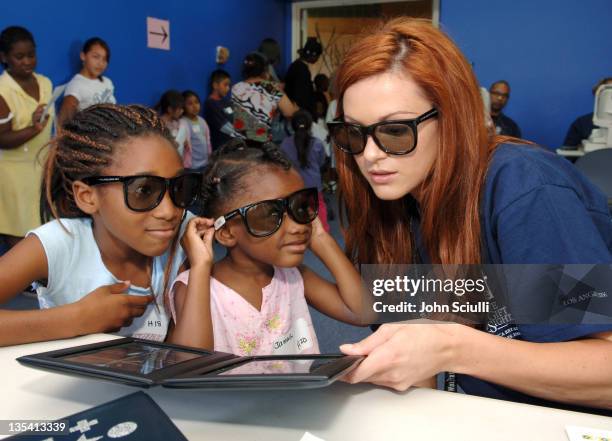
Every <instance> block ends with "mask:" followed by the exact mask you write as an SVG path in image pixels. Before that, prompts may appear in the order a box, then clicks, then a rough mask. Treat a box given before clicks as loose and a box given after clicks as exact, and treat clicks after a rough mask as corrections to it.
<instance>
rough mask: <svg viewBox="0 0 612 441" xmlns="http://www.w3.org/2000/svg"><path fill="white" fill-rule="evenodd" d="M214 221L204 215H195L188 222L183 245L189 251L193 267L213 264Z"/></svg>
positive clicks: (188, 256) (188, 255)
mask: <svg viewBox="0 0 612 441" xmlns="http://www.w3.org/2000/svg"><path fill="white" fill-rule="evenodd" d="M213 224H214V221H213V220H212V219H208V218H204V217H194V218H193V219H191V220H190V221H189V223H188V224H187V229H186V230H185V234H184V235H183V238H182V239H181V245H182V246H183V249H184V250H185V252H186V253H187V258H188V259H189V264H190V265H191V267H192V268H193V267H196V266H200V265H205V266H212V264H213V262H214V253H213V238H214V234H215V229H214V227H213Z"/></svg>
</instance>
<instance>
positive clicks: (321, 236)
mask: <svg viewBox="0 0 612 441" xmlns="http://www.w3.org/2000/svg"><path fill="white" fill-rule="evenodd" d="M311 225H312V234H311V236H310V248H311V249H312V250H313V251H315V249H316V248H317V245H319V243H320V242H321V241H322V240H325V239H327V238H328V237H331V236H330V234H329V233H328V232H327V231H325V228H323V223H322V222H321V219H319V216H317V217H316V219H315V220H313V221H312V222H311Z"/></svg>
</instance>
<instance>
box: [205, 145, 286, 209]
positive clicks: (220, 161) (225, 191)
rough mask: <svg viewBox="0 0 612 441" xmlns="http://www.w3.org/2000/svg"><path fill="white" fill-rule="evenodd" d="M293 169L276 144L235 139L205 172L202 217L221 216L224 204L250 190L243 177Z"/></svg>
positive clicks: (220, 150)
mask: <svg viewBox="0 0 612 441" xmlns="http://www.w3.org/2000/svg"><path fill="white" fill-rule="evenodd" d="M261 166H268V167H279V168H280V169H282V170H289V169H291V162H289V160H288V159H287V158H286V157H285V155H284V154H283V152H282V151H281V150H280V149H279V148H278V147H277V146H276V145H275V144H273V143H271V142H265V143H260V142H257V141H251V140H243V139H236V138H234V139H232V140H230V141H228V142H227V143H226V144H225V145H224V146H223V147H221V148H220V149H219V150H217V151H215V152H214V153H213V155H212V157H211V159H210V162H209V163H208V165H207V166H206V168H205V169H204V172H203V176H202V179H203V183H202V184H203V185H202V194H201V198H200V202H201V204H202V215H203V216H205V217H213V218H214V217H217V216H220V215H221V214H223V213H222V211H223V207H224V205H226V204H227V202H228V201H230V200H231V199H232V197H234V196H235V195H236V194H238V193H239V192H242V191H245V190H246V189H247V188H246V186H247V184H246V182H244V177H245V176H246V175H248V174H250V173H252V172H253V171H254V170H255V169H256V168H257V167H261Z"/></svg>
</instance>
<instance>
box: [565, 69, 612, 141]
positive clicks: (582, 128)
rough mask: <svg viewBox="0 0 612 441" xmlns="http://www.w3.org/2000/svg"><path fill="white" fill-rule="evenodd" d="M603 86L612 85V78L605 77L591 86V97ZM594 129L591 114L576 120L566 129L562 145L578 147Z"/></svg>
mask: <svg viewBox="0 0 612 441" xmlns="http://www.w3.org/2000/svg"><path fill="white" fill-rule="evenodd" d="M604 84H612V77H606V78H602V79H601V80H599V81H598V82H597V84H595V86H593V96H595V94H596V93H597V89H599V87H600V86H602V85H604ZM594 127H595V126H594V125H593V112H590V113H587V114H586V115H582V116H580V117H578V118H576V120H575V121H574V122H573V123H572V125H571V126H570V128H569V129H568V131H567V135H565V140H564V141H563V145H564V146H568V147H574V146H579V145H580V144H581V143H582V140H583V139H588V137H589V136H591V132H592V131H593V128H594Z"/></svg>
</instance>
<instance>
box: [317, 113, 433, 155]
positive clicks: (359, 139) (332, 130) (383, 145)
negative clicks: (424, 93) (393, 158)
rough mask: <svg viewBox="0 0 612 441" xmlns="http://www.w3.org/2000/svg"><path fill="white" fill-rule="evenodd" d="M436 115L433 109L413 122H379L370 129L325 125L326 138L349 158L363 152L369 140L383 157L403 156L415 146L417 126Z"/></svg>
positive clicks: (336, 122) (336, 123)
mask: <svg viewBox="0 0 612 441" xmlns="http://www.w3.org/2000/svg"><path fill="white" fill-rule="evenodd" d="M437 115H438V111H437V110H436V109H431V110H429V111H427V112H425V113H423V114H422V115H420V116H418V117H416V118H413V119H401V120H397V121H381V122H377V123H375V124H372V125H370V126H361V125H359V124H354V123H348V122H345V121H342V120H341V119H337V120H334V121H330V122H328V123H327V127H328V129H329V136H330V138H331V140H332V141H333V143H334V145H335V146H336V147H338V148H339V149H340V150H342V151H343V152H346V153H350V154H352V155H358V154H360V153H361V152H363V151H364V149H365V146H366V143H367V142H368V136H372V139H373V140H374V142H375V143H376V145H377V146H378V147H379V148H380V149H381V150H382V151H383V152H385V153H388V154H390V155H406V154H408V153H410V152H411V151H413V150H414V149H415V148H416V146H417V126H418V125H419V124H421V123H422V122H423V121H427V120H428V119H430V118H434V117H435V116H437Z"/></svg>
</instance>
